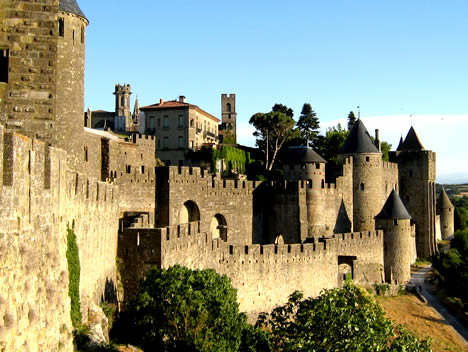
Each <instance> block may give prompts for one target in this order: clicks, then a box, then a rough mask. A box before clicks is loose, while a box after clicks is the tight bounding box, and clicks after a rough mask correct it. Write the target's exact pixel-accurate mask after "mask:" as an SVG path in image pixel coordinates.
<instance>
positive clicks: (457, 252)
mask: <svg viewBox="0 0 468 352" xmlns="http://www.w3.org/2000/svg"><path fill="white" fill-rule="evenodd" d="M432 266H433V267H434V268H435V269H436V275H437V276H438V279H439V284H440V285H441V286H442V287H443V288H445V289H446V290H447V293H448V294H449V295H450V296H452V297H457V298H459V299H460V300H461V301H459V305H460V308H463V309H464V311H468V228H465V229H464V230H458V231H456V232H455V235H454V237H453V239H452V240H451V241H450V249H449V250H448V251H440V252H438V253H437V254H436V255H435V256H434V257H433V258H432Z"/></svg>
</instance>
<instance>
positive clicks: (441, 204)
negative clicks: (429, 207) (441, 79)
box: [437, 188, 454, 209]
mask: <svg viewBox="0 0 468 352" xmlns="http://www.w3.org/2000/svg"><path fill="white" fill-rule="evenodd" d="M437 207H438V208H439V209H453V208H454V206H453V204H452V202H451V201H450V198H449V197H448V195H447V192H445V189H443V188H442V192H440V196H439V199H438V200H437Z"/></svg>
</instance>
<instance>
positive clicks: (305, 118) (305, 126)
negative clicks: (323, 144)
mask: <svg viewBox="0 0 468 352" xmlns="http://www.w3.org/2000/svg"><path fill="white" fill-rule="evenodd" d="M297 128H298V129H299V131H300V132H301V135H300V137H301V138H302V140H303V142H304V143H303V144H306V143H307V142H309V143H312V144H314V142H315V139H316V138H317V136H318V134H319V128H320V121H319V119H318V117H317V114H316V113H315V111H314V110H313V109H312V105H310V104H308V103H305V104H304V105H303V106H302V111H301V116H300V117H299V120H298V121H297Z"/></svg>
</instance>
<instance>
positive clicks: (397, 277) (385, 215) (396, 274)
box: [375, 190, 416, 284]
mask: <svg viewBox="0 0 468 352" xmlns="http://www.w3.org/2000/svg"><path fill="white" fill-rule="evenodd" d="M375 221H376V229H377V230H383V231H384V267H385V281H386V282H389V283H396V284H405V283H407V282H408V281H409V279H410V278H411V263H412V262H413V261H414V260H415V256H416V242H415V237H414V230H415V229H414V225H411V216H410V215H409V213H408V211H407V210H406V208H405V206H404V205H403V202H402V201H401V199H400V196H399V195H398V193H397V192H396V191H395V190H393V191H392V193H390V196H389V197H388V199H387V201H386V202H385V204H384V207H383V208H382V211H381V212H380V213H379V214H378V215H377V216H376V217H375Z"/></svg>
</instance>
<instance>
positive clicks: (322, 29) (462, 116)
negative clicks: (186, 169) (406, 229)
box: [78, 0, 468, 182]
mask: <svg viewBox="0 0 468 352" xmlns="http://www.w3.org/2000/svg"><path fill="white" fill-rule="evenodd" d="M78 3H79V5H80V7H81V9H82V10H83V12H84V13H85V15H86V16H87V18H88V19H89V21H90V24H89V27H88V30H87V47H86V50H87V51H86V74H85V80H86V91H85V92H86V93H85V107H88V106H89V108H90V109H91V110H96V109H104V110H110V111H112V110H113V109H114V97H113V95H112V92H113V90H114V85H115V84H116V83H121V84H123V83H129V84H131V86H132V91H133V96H132V98H133V99H134V98H135V96H136V95H138V98H139V101H140V105H149V104H152V103H155V102H158V101H159V99H160V98H162V99H164V100H171V99H175V98H177V97H178V96H179V95H185V96H186V97H187V101H188V102H190V103H192V104H196V105H198V106H200V107H201V108H202V109H204V110H206V111H208V112H210V113H212V114H214V115H215V116H218V117H219V116H220V110H221V107H220V100H221V98H220V96H221V93H235V94H236V98H237V99H236V100H237V101H236V110H237V113H238V121H239V122H238V124H239V126H238V134H239V138H238V139H239V142H240V143H242V144H246V145H254V144H255V140H254V138H253V137H252V135H251V134H252V128H251V126H250V125H249V124H248V121H249V119H250V117H251V116H252V115H253V114H254V113H256V112H267V111H270V110H271V107H272V106H273V105H274V104H275V103H282V104H285V105H287V106H289V107H291V108H292V109H293V110H294V111H295V116H296V118H297V117H298V116H299V115H300V111H301V108H302V105H303V103H305V102H308V103H311V104H312V107H313V109H314V110H315V112H316V113H317V115H318V117H319V119H320V121H321V124H322V127H323V128H326V126H329V125H330V124H336V120H339V119H343V118H346V116H347V115H348V113H349V111H350V110H354V111H355V112H357V109H356V107H357V106H360V111H361V117H362V118H363V121H364V123H365V124H366V126H367V127H368V129H369V132H370V133H371V134H373V130H374V128H380V133H381V137H382V139H385V140H387V141H388V142H389V143H391V144H393V145H394V147H395V146H396V145H397V143H398V140H399V138H400V135H401V134H403V136H405V135H406V133H407V131H408V129H409V127H410V126H411V123H413V126H414V127H415V128H416V131H417V132H418V134H419V136H420V138H421V141H422V143H423V145H424V146H425V147H426V149H431V150H434V151H436V152H437V158H438V170H437V171H438V181H439V182H454V181H457V182H468V161H467V159H468V158H467V156H468V153H467V152H466V146H467V141H466V137H465V136H467V135H468V133H467V131H468V25H467V22H466V21H467V20H466V19H467V17H468V1H466V0H447V1H440V0H438V1H433V0H411V1H408V0H405V1H400V0H392V1H375V0H372V1H359V0H357V1H350V0H341V1H334V0H330V1H323V0H320V1H318V0H300V1H299V0H297V1H295V0H290V1H284V0H283V1H277V0H269V1H263V0H260V1H255V0H250V1H244V0H237V1H219V0H216V1H215V0H198V1H195V0H179V1H158V0H133V1H128V0H126V1H124V0H78ZM133 99H132V104H133V101H134V100H133ZM410 115H412V117H410Z"/></svg>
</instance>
